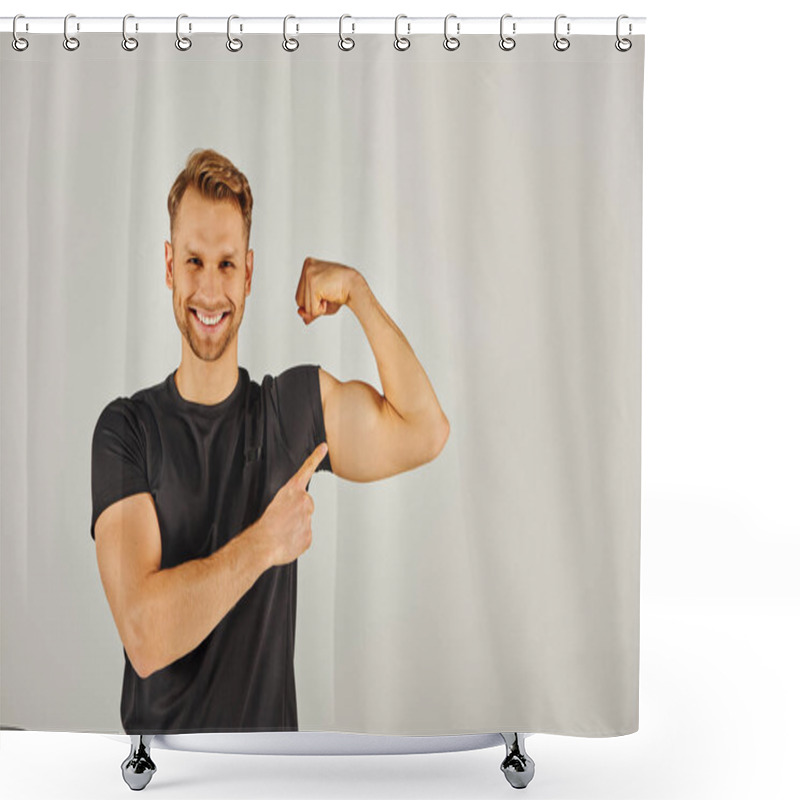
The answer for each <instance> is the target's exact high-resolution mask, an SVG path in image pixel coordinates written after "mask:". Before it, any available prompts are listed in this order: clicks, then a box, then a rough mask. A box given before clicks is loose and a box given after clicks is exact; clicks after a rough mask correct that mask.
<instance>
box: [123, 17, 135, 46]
mask: <svg viewBox="0 0 800 800" xmlns="http://www.w3.org/2000/svg"><path fill="white" fill-rule="evenodd" d="M132 16H133V14H126V15H125V16H124V17H123V18H122V49H123V50H127V51H128V52H130V51H131V50H135V49H136V48H137V47H138V46H139V40H138V39H136V38H134V37H133V36H128V34H127V32H126V31H125V25H126V23H127V22H128V19H130V18H131V17H132ZM136 29H137V30H138V29H139V26H138V25H137V26H136Z"/></svg>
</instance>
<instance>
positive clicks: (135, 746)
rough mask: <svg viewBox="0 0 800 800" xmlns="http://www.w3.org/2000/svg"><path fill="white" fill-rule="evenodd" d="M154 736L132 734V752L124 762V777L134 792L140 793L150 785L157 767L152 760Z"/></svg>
mask: <svg viewBox="0 0 800 800" xmlns="http://www.w3.org/2000/svg"><path fill="white" fill-rule="evenodd" d="M152 741H153V737H152V736H146V735H144V734H138V733H137V734H131V752H130V753H129V755H128V757H127V758H126V759H125V760H124V761H123V762H122V777H123V779H124V780H125V783H127V784H128V786H130V787H131V789H133V790H134V791H137V792H138V791H140V790H141V789H144V787H145V786H147V784H148V783H150V778H152V777H153V773H154V772H155V771H156V765H155V764H154V763H153V759H152V758H150V742H152Z"/></svg>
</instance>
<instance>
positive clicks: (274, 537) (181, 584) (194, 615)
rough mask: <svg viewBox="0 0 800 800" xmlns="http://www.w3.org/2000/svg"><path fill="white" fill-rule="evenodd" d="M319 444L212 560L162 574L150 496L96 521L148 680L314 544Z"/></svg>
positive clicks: (135, 660)
mask: <svg viewBox="0 0 800 800" xmlns="http://www.w3.org/2000/svg"><path fill="white" fill-rule="evenodd" d="M326 452H327V445H326V444H325V443H323V444H321V445H319V447H317V448H316V449H315V450H314V452H313V453H311V454H310V455H309V456H308V458H307V459H306V460H305V462H304V463H303V465H302V466H301V467H300V469H299V470H298V471H297V472H296V473H295V474H294V475H293V476H292V477H291V478H290V479H289V480H288V481H287V482H286V483H285V484H284V485H283V486H282V487H281V488H280V489H279V490H278V492H277V493H276V494H275V497H274V498H273V499H272V502H270V503H269V505H268V506H267V508H266V510H265V511H264V513H263V514H262V515H261V516H260V517H259V518H258V519H257V520H256V521H255V522H254V523H253V524H252V525H250V526H249V527H247V528H245V529H244V530H243V531H242V532H241V533H239V534H237V535H236V536H235V537H234V538H233V539H231V540H230V541H229V542H227V543H226V544H225V545H223V546H222V547H220V548H219V550H217V551H215V552H214V553H212V554H211V555H210V556H208V557H207V558H198V559H194V560H192V561H186V562H184V563H183V564H179V565H178V566H176V567H171V568H169V569H161V568H160V567H161V531H160V530H159V526H158V516H157V514H156V508H155V503H154V501H153V497H152V495H150V494H149V493H148V492H142V493H139V494H135V495H131V496H129V497H126V498H124V499H122V500H118V501H117V502H116V503H112V504H111V505H110V506H109V507H108V508H106V509H105V510H104V511H103V513H102V514H100V516H99V517H98V518H97V521H96V523H95V542H96V549H97V563H98V567H99V569H100V577H101V580H102V582H103V588H104V590H105V592H106V597H107V598H108V603H109V605H110V607H111V613H112V615H113V617H114V622H115V624H116V626H117V630H118V631H119V635H120V638H121V639H122V644H123V646H124V647H125V651H126V652H127V654H128V658H129V659H130V662H131V665H132V666H133V668H134V669H135V670H136V672H137V674H138V675H139V676H140V677H142V678H147V677H148V676H150V675H151V674H152V673H153V672H156V671H157V670H159V669H163V668H164V667H166V666H167V665H169V664H171V663H172V662H173V661H176V660H177V659H179V658H181V657H182V656H184V655H186V654H187V653H190V652H191V651H192V650H194V648H195V647H197V645H199V644H200V643H201V642H202V641H203V640H204V639H205V638H206V636H208V634H209V633H211V631H212V630H214V628H216V626H217V625H218V624H219V622H220V620H222V618H223V617H224V616H225V615H226V614H227V613H228V611H230V609H231V608H233V606H234V605H236V603H237V602H238V601H239V600H240V599H241V597H242V596H243V595H244V594H245V593H246V592H247V591H248V590H249V589H250V588H251V587H252V586H253V584H254V583H255V582H256V580H257V579H258V578H259V577H260V576H261V574H262V573H263V572H264V571H265V570H267V569H269V568H270V567H272V566H276V565H278V564H288V563H289V562H291V561H294V560H295V559H296V558H298V557H299V556H300V555H301V554H302V553H304V552H305V551H306V550H307V549H308V548H309V547H310V546H311V515H312V513H313V511H314V501H313V500H312V498H311V495H309V494H308V493H307V492H306V487H307V485H308V482H309V481H310V480H311V476H312V474H313V473H314V471H315V470H316V468H317V466H318V465H319V463H320V462H321V461H322V459H323V458H324V457H325V453H326Z"/></svg>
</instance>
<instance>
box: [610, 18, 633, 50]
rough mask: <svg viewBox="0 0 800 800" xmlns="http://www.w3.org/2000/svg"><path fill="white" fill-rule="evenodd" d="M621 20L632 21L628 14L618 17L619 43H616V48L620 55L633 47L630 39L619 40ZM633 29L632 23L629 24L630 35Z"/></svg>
mask: <svg viewBox="0 0 800 800" xmlns="http://www.w3.org/2000/svg"><path fill="white" fill-rule="evenodd" d="M621 19H630V18H629V17H628V15H627V14H620V15H619V16H618V17H617V41H616V42H614V47H616V48H617V50H619V51H620V53H627V52H628V50H630V49H631V47H633V42H632V41H631V40H630V39H620V38H619V21H620V20H621ZM632 30H633V29H632V28H631V24H630V22H629V23H628V33H629V34H630V33H631V31H632Z"/></svg>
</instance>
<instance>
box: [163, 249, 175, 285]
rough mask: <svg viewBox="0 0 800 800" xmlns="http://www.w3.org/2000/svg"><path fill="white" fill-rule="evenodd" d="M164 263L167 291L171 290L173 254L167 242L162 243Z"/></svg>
mask: <svg viewBox="0 0 800 800" xmlns="http://www.w3.org/2000/svg"><path fill="white" fill-rule="evenodd" d="M164 261H165V262H166V265H167V274H166V276H165V277H166V282H167V289H171V288H172V265H173V252H172V245H171V244H170V243H169V242H168V241H166V240H165V241H164Z"/></svg>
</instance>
